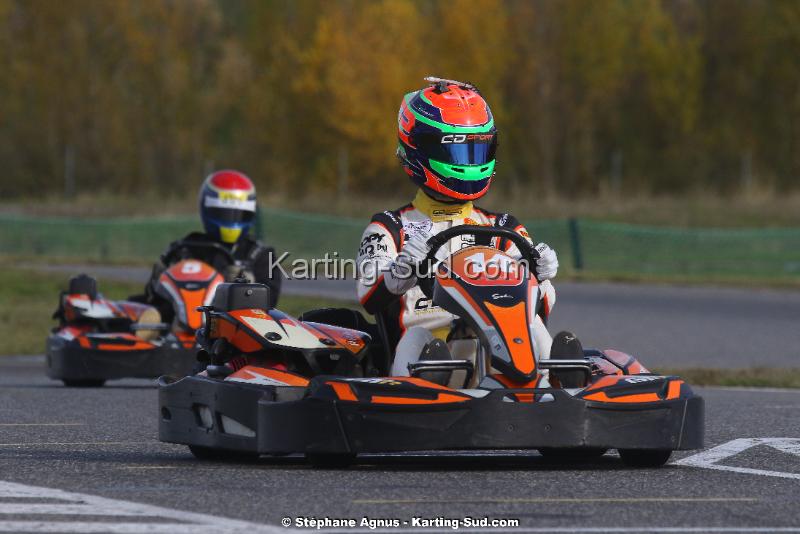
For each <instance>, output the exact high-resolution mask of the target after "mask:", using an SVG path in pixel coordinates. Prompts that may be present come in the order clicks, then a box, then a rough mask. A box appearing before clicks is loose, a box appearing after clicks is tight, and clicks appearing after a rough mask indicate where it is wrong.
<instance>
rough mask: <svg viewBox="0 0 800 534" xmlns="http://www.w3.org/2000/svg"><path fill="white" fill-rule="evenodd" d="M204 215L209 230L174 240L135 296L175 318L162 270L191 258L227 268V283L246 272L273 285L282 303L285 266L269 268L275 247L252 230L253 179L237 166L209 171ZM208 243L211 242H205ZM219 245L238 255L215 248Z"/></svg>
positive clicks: (202, 194)
mask: <svg viewBox="0 0 800 534" xmlns="http://www.w3.org/2000/svg"><path fill="white" fill-rule="evenodd" d="M199 204H200V219H201V220H202V221H203V228H204V229H205V232H191V233H190V234H188V235H187V236H186V237H184V238H183V239H179V240H177V241H173V242H172V243H170V245H169V246H168V247H167V250H166V251H164V253H163V254H162V255H161V258H160V259H159V261H157V262H156V263H155V265H153V272H152V274H151V276H150V280H149V281H148V282H147V285H146V286H145V293H144V295H139V296H137V297H133V298H132V299H131V300H137V301H139V302H145V303H147V304H151V305H153V306H155V307H156V308H157V309H158V311H159V312H160V313H161V320H162V321H164V322H171V320H172V315H173V313H174V312H173V310H172V307H171V305H170V304H169V302H167V301H166V300H165V299H164V298H163V297H162V296H161V295H159V294H158V292H157V291H156V286H157V284H158V278H159V277H160V276H161V273H162V272H163V271H164V270H165V269H166V268H167V267H169V266H170V265H172V264H173V263H177V262H178V261H180V260H182V259H187V258H192V259H196V260H200V261H203V262H205V263H207V264H209V265H211V266H212V267H214V269H216V270H217V271H218V272H220V273H222V274H223V275H224V277H225V281H226V282H231V281H233V280H234V279H236V278H238V277H240V276H243V277H244V278H246V279H247V280H248V281H250V282H258V283H260V284H266V285H267V286H269V288H270V300H271V302H270V303H269V305H270V307H274V306H275V305H276V304H277V302H278V295H279V294H280V290H281V281H282V278H281V273H280V269H277V268H275V269H273V270H271V269H270V266H271V265H273V263H272V261H271V259H272V258H273V257H274V255H275V249H274V248H272V247H268V246H265V245H264V244H262V243H261V242H260V241H258V240H257V239H255V238H254V237H252V236H251V235H250V228H251V227H252V226H253V223H254V221H255V215H256V187H255V185H253V182H252V180H250V178H248V177H247V176H246V175H244V174H243V173H241V172H238V171H234V170H223V171H217V172H215V173H212V174H211V175H209V176H208V177H207V178H206V179H205V181H204V182H203V185H202V186H201V187H200V194H199ZM204 244H208V245H210V246H203V245H204ZM214 244H218V245H220V246H221V247H223V248H224V249H226V250H227V251H228V252H230V256H232V257H233V259H234V260H235V263H231V260H230V258H229V257H228V255H227V254H225V253H224V252H222V251H219V250H216V251H215V250H214Z"/></svg>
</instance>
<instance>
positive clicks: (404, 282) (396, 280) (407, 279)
mask: <svg viewBox="0 0 800 534" xmlns="http://www.w3.org/2000/svg"><path fill="white" fill-rule="evenodd" d="M430 237H431V234H430V232H428V231H425V230H423V229H417V231H416V232H415V233H414V234H413V235H412V236H411V237H409V238H408V241H406V243H405V245H403V248H402V249H401V250H400V253H399V254H398V255H397V258H396V259H395V260H394V262H393V263H392V265H391V266H390V267H389V270H388V271H387V272H386V274H385V275H384V278H383V279H384V283H385V284H386V289H388V290H389V291H391V292H392V293H394V294H395V295H402V294H404V293H405V292H406V291H408V290H409V289H411V288H412V287H414V286H415V285H417V276H416V273H417V266H418V265H419V264H420V263H422V262H423V261H424V260H425V258H426V257H427V255H428V252H430V249H431V248H430V247H429V246H428V239H430Z"/></svg>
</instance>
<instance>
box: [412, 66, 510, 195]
mask: <svg viewBox="0 0 800 534" xmlns="http://www.w3.org/2000/svg"><path fill="white" fill-rule="evenodd" d="M425 80H426V81H427V82H429V84H430V86H429V87H427V88H425V89H420V90H419V91H414V92H412V93H408V94H407V95H405V97H404V98H403V101H402V102H401V103H400V112H399V114H398V117H397V126H398V131H397V133H398V137H399V145H398V147H397V157H398V158H399V159H400V164H401V165H402V166H403V169H404V170H405V172H406V174H408V176H409V177H410V178H411V180H412V181H413V182H414V183H415V184H417V185H418V186H419V187H421V188H422V189H423V190H424V191H425V192H426V193H427V194H428V195H430V196H432V197H434V198H442V199H443V200H447V201H451V202H466V201H469V200H475V199H477V198H480V197H482V196H483V195H484V194H486V192H487V191H488V190H489V184H490V183H491V181H492V177H493V176H494V167H495V151H496V149H497V130H496V129H495V127H494V118H493V117H492V112H491V110H490V109H489V105H488V104H487V103H486V101H485V100H484V99H483V97H482V96H481V95H480V93H479V92H478V90H477V88H475V86H473V85H470V84H468V83H463V82H457V81H454V80H444V79H441V78H433V77H428V78H425Z"/></svg>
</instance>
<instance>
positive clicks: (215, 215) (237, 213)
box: [206, 208, 256, 224]
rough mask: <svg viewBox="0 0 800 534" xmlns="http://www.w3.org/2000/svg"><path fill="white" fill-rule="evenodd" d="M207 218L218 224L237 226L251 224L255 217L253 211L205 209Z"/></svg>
mask: <svg viewBox="0 0 800 534" xmlns="http://www.w3.org/2000/svg"><path fill="white" fill-rule="evenodd" d="M206 213H207V214H208V217H209V218H211V219H214V220H215V221H217V222H218V223H220V224H239V223H249V222H252V221H253V219H254V218H255V216H256V213H255V212H254V211H245V210H237V209H233V208H206Z"/></svg>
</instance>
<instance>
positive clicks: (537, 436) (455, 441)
mask: <svg viewBox="0 0 800 534" xmlns="http://www.w3.org/2000/svg"><path fill="white" fill-rule="evenodd" d="M460 235H475V236H476V237H477V236H483V238H506V239H509V240H511V242H513V243H514V244H516V245H517V247H518V249H519V250H520V252H521V253H522V260H523V261H517V260H515V259H514V258H512V257H510V256H508V255H506V254H505V253H504V252H501V251H500V250H498V249H496V248H491V247H485V246H470V247H468V248H464V249H462V250H460V251H458V252H456V253H454V254H453V255H452V256H450V257H449V258H447V259H446V260H444V261H442V262H440V263H439V264H438V267H436V268H435V276H433V277H429V278H428V280H431V281H432V283H429V284H421V287H422V288H423V291H426V292H427V293H429V294H430V296H431V297H432V298H433V301H434V303H435V304H437V305H439V306H441V307H443V308H444V309H446V310H448V311H450V312H452V313H453V314H455V315H457V316H458V317H460V318H461V320H462V321H463V322H464V323H465V324H466V326H467V327H468V329H469V330H471V332H472V333H473V334H474V335H475V336H477V339H478V342H477V343H476V345H477V346H478V348H477V353H476V354H475V357H474V359H472V360H470V359H462V360H455V359H452V358H449V357H448V355H447V354H444V357H442V356H441V355H442V351H441V350H436V351H429V353H428V354H427V355H428V359H426V358H425V356H426V355H425V354H423V357H422V358H421V359H420V360H419V361H418V362H416V363H413V364H409V374H410V376H402V377H392V376H388V377H387V376H370V375H372V374H375V373H376V372H378V373H380V372H383V373H386V372H387V370H388V368H387V366H386V365H385V362H384V364H383V365H381V364H379V363H376V362H380V356H379V353H380V351H377V352H376V351H372V350H371V349H370V347H373V346H374V343H371V340H370V335H369V334H368V333H367V332H365V331H359V330H353V329H344V328H341V327H335V326H332V325H324V324H319V323H314V322H304V321H300V320H297V319H293V318H291V317H289V316H288V315H286V314H284V313H282V312H280V311H278V310H275V309H268V308H267V307H266V305H265V303H266V302H267V301H268V290H267V288H266V287H264V286H259V285H257V284H223V285H221V286H220V287H219V289H218V290H217V294H216V297H215V298H214V301H213V302H212V305H211V306H207V307H204V308H203V312H204V313H205V314H206V322H205V326H204V328H203V329H201V330H200V332H199V334H198V340H199V342H200V344H201V345H202V346H203V347H204V348H203V350H201V352H200V356H199V357H200V358H201V359H204V360H206V361H207V362H208V368H207V370H206V372H205V373H202V374H200V375H196V376H189V377H184V378H174V377H169V376H164V377H161V378H160V379H159V410H160V411H159V437H160V439H161V440H162V441H165V442H170V443H180V444H186V445H189V448H190V449H191V451H192V452H193V453H194V454H195V456H198V457H201V458H211V457H219V456H223V455H229V456H230V455H232V456H234V457H235V456H236V455H237V454H239V455H241V456H255V455H285V454H290V453H301V454H305V455H306V456H307V457H308V458H309V459H311V460H312V462H336V463H340V462H344V463H347V462H350V461H354V460H355V459H356V457H357V455H358V454H361V453H390V452H397V451H430V450H439V451H450V450H452V451H458V450H465V449H472V450H481V449H483V450H486V449H538V450H539V451H541V452H542V453H543V454H545V455H557V454H566V455H567V456H572V457H574V456H575V455H581V454H585V455H587V456H593V455H596V454H598V453H603V452H605V451H606V450H608V449H617V450H618V451H619V453H620V456H621V458H622V460H623V461H624V462H625V463H627V464H629V465H633V466H658V465H662V464H664V463H665V462H666V461H667V460H668V459H669V456H670V454H671V452H672V451H673V450H678V449H681V450H685V449H697V448H701V447H702V446H703V425H704V404H703V399H702V398H700V397H698V396H696V395H695V394H694V393H693V392H692V390H691V388H690V387H689V385H688V384H686V383H685V382H684V381H683V380H681V379H680V378H678V377H675V376H660V375H655V374H651V373H649V372H648V371H647V370H646V369H645V368H644V367H643V366H642V365H641V364H640V363H639V362H638V361H637V360H636V359H635V358H634V357H632V356H629V355H627V354H624V353H622V352H619V351H614V350H605V351H600V350H583V349H582V348H581V349H580V353H579V354H570V353H569V350H568V351H566V352H564V351H561V352H559V351H558V350H556V347H555V342H554V347H553V351H552V354H551V358H550V359H541V358H539V357H538V355H537V354H536V348H535V347H536V344H535V342H534V341H535V340H534V339H533V338H532V336H533V335H534V334H533V333H532V330H533V329H531V328H529V325H530V324H531V323H532V321H533V320H534V316H535V315H536V314H537V313H538V312H539V311H540V310H539V307H540V297H539V292H540V288H539V286H538V283H537V280H536V278H535V277H534V276H531V274H530V271H529V270H528V268H527V265H533V262H534V261H535V260H536V258H537V257H538V255H537V253H536V251H535V249H534V248H533V247H532V246H530V244H529V242H528V241H527V240H525V239H524V238H522V237H521V236H519V235H518V234H516V233H515V232H511V231H510V230H506V229H502V228H490V227H479V226H458V227H455V228H451V229H448V230H445V231H443V232H441V233H439V234H437V235H436V236H434V237H432V238H431V240H430V241H429V244H431V246H432V250H431V253H430V254H429V256H428V260H433V259H434V258H435V254H436V251H437V250H438V249H439V248H441V247H442V246H443V245H444V244H445V243H446V242H447V241H448V240H449V239H452V238H453V237H457V236H460ZM556 338H557V339H560V340H561V341H564V340H565V339H566V340H567V341H569V339H570V338H569V336H556ZM565 347H567V348H569V347H573V348H574V347H575V345H574V344H572V345H569V344H567V345H565ZM426 348H430V347H426ZM439 349H441V347H439ZM424 350H425V349H423V351H424ZM371 352H372V353H371ZM430 355H434V356H436V355H438V356H437V357H436V359H430ZM242 357H244V359H242ZM232 359H238V360H239V361H240V365H237V366H231V365H230V363H227V364H226V362H230V361H232ZM241 362H244V363H241ZM381 367H383V368H382V369H381ZM442 373H445V374H446V375H447V376H448V377H449V378H447V380H445V381H442V380H434V379H433V378H430V379H426V378H425V377H426V376H428V377H432V375H434V374H438V375H441V374H442ZM360 375H365V376H360ZM454 380H456V381H460V382H461V383H460V384H458V385H456V386H453V384H452V382H453V381H454Z"/></svg>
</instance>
